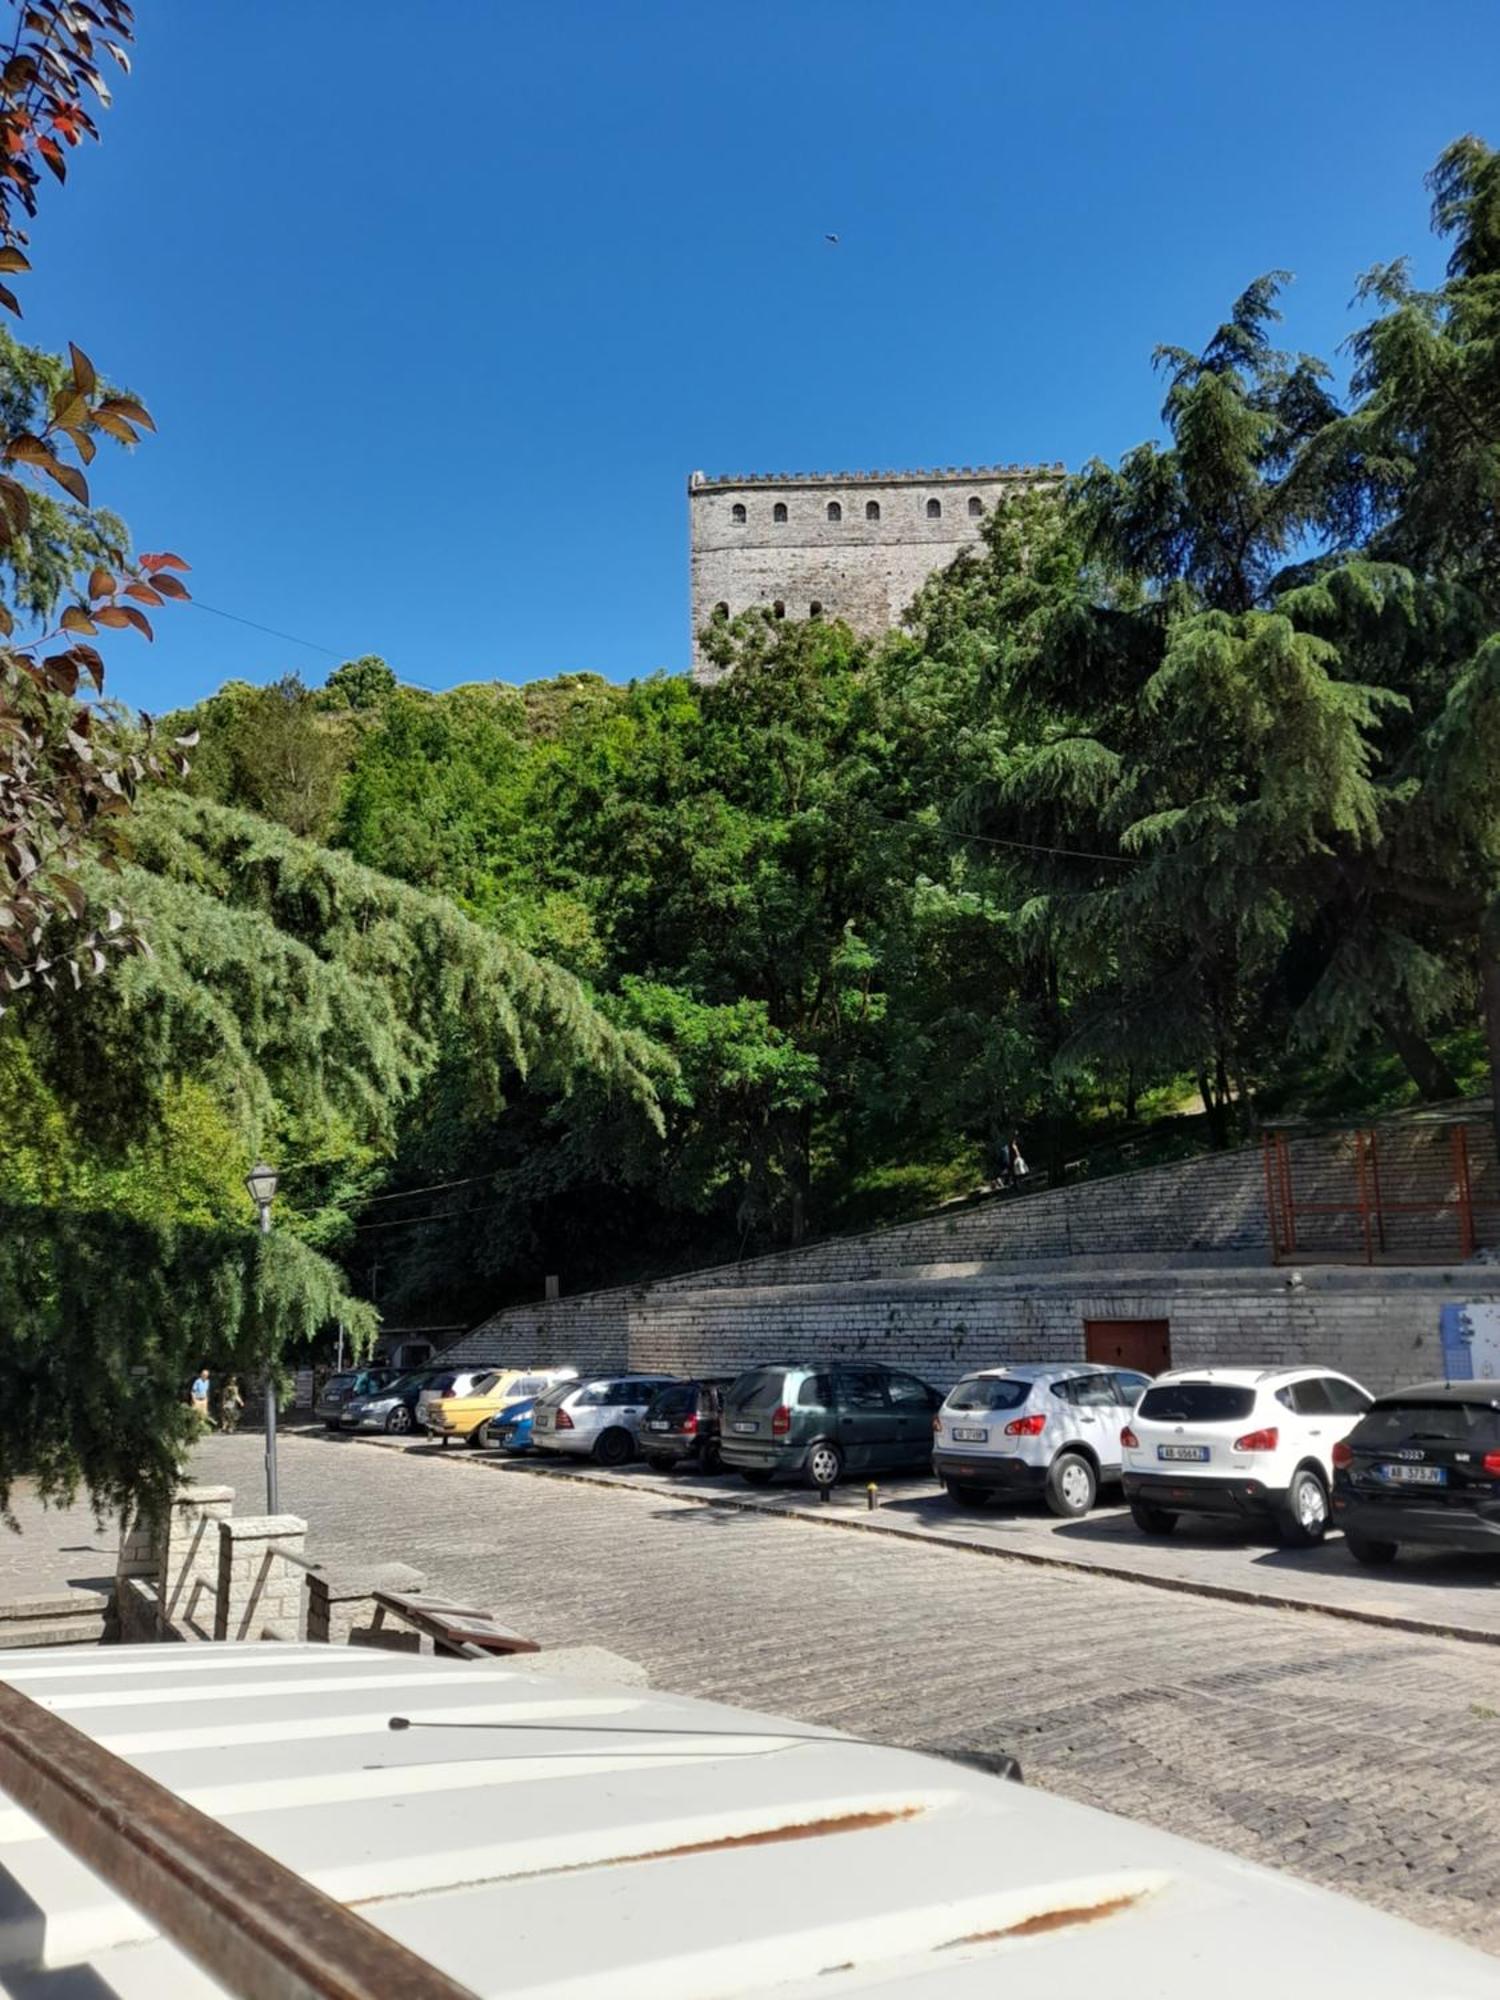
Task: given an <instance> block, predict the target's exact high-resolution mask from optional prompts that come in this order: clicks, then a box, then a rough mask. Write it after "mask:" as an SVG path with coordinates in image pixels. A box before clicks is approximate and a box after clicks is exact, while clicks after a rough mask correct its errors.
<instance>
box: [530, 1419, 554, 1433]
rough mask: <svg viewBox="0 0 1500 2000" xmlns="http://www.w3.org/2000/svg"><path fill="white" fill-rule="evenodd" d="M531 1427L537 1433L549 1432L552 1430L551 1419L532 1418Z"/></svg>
mask: <svg viewBox="0 0 1500 2000" xmlns="http://www.w3.org/2000/svg"><path fill="white" fill-rule="evenodd" d="M532 1427H533V1429H535V1430H539V1431H550V1430H551V1428H552V1419H551V1418H550V1417H534V1418H533V1419H532Z"/></svg>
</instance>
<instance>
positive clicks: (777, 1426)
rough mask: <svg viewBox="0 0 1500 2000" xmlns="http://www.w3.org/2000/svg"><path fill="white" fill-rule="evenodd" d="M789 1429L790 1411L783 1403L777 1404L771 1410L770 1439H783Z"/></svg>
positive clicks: (790, 1425)
mask: <svg viewBox="0 0 1500 2000" xmlns="http://www.w3.org/2000/svg"><path fill="white" fill-rule="evenodd" d="M791 1428H792V1413H791V1411H790V1410H789V1409H788V1408H787V1406H786V1404H785V1403H778V1404H777V1405H776V1407H775V1409H774V1410H772V1412H771V1435H772V1437H773V1438H784V1437H785V1436H786V1434H787V1432H788V1431H789V1430H790V1429H791Z"/></svg>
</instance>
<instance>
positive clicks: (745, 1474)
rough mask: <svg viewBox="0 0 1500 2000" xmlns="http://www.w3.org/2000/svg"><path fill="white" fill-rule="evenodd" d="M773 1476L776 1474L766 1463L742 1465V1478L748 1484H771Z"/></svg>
mask: <svg viewBox="0 0 1500 2000" xmlns="http://www.w3.org/2000/svg"><path fill="white" fill-rule="evenodd" d="M773 1477H774V1475H773V1473H772V1472H771V1469H770V1467H769V1466H766V1465H742V1466H741V1467H740V1478H741V1479H743V1480H744V1482H745V1484H746V1485H747V1486H769V1485H770V1483H771V1480H772V1478H773Z"/></svg>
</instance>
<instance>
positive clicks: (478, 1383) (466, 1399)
mask: <svg viewBox="0 0 1500 2000" xmlns="http://www.w3.org/2000/svg"><path fill="white" fill-rule="evenodd" d="M577 1379H578V1370H577V1369H576V1368H485V1369H481V1370H480V1371H479V1372H478V1373H477V1374H475V1373H473V1372H470V1371H463V1370H460V1371H459V1372H457V1373H456V1374H455V1375H454V1377H453V1380H452V1381H451V1382H449V1381H448V1380H447V1378H446V1377H444V1376H439V1377H438V1379H437V1380H436V1381H435V1382H433V1383H431V1384H430V1385H429V1386H428V1387H427V1388H425V1389H424V1390H423V1391H422V1393H421V1395H420V1396H419V1397H418V1398H417V1422H418V1423H419V1424H420V1425H421V1426H422V1428H423V1429H424V1430H425V1431H427V1432H429V1433H430V1434H431V1436H433V1437H435V1438H436V1439H437V1441H438V1443H439V1444H443V1445H446V1444H447V1443H448V1441H449V1439H450V1438H456V1437H459V1438H463V1439H464V1441H465V1442H466V1443H468V1444H470V1445H481V1444H483V1442H484V1427H485V1425H486V1424H487V1423H488V1422H489V1420H490V1418H491V1417H493V1416H495V1415H497V1414H498V1413H499V1411H501V1410H503V1409H504V1407H505V1405H506V1404H507V1403H514V1402H518V1401H519V1400H520V1399H521V1398H522V1397H523V1396H539V1395H540V1394H541V1393H542V1391H543V1390H544V1389H550V1388H551V1387H552V1386H553V1384H554V1383H557V1382H574V1381H576V1380H577Z"/></svg>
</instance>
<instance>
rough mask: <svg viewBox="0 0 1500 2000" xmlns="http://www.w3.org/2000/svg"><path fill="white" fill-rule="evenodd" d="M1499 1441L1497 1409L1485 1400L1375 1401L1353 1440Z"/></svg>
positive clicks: (1368, 1442) (1379, 1442)
mask: <svg viewBox="0 0 1500 2000" xmlns="http://www.w3.org/2000/svg"><path fill="white" fill-rule="evenodd" d="M1424 1441H1429V1442H1431V1443H1434V1444H1477V1445H1484V1446H1486V1447H1488V1446H1491V1445H1494V1444H1500V1412H1496V1411H1495V1410H1493V1409H1491V1408H1490V1406H1489V1405H1488V1404H1487V1403H1448V1402H1443V1403H1398V1404H1395V1405H1389V1404H1384V1403H1377V1404H1376V1406H1375V1408H1374V1409H1373V1410H1370V1411H1369V1412H1368V1413H1367V1414H1366V1415H1365V1416H1364V1417H1362V1418H1361V1420H1360V1421H1359V1423H1357V1424H1356V1425H1355V1427H1354V1431H1353V1434H1352V1442H1353V1443H1355V1444H1366V1445H1383V1444H1406V1443H1408V1442H1412V1443H1417V1442H1424Z"/></svg>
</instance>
